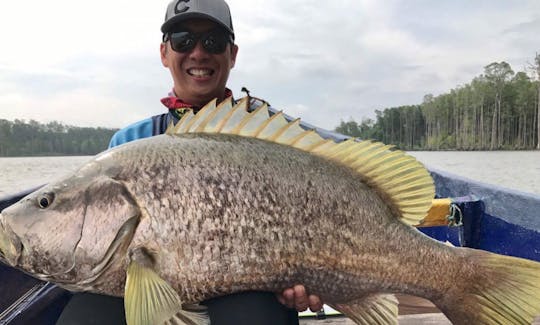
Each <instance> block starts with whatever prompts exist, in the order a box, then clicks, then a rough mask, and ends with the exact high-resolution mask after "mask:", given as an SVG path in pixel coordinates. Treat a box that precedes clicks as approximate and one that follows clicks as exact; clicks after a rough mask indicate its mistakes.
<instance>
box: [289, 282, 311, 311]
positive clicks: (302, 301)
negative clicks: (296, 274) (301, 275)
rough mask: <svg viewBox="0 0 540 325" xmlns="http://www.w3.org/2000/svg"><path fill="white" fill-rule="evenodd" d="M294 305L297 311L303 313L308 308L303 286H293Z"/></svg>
mask: <svg viewBox="0 0 540 325" xmlns="http://www.w3.org/2000/svg"><path fill="white" fill-rule="evenodd" d="M293 289H294V303H295V308H296V310H297V311H300V312H302V311H304V310H306V309H307V308H308V307H309V301H308V295H307V294H306V288H304V286H303V285H295V286H294V288H293Z"/></svg>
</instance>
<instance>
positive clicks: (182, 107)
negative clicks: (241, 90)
mask: <svg viewBox="0 0 540 325" xmlns="http://www.w3.org/2000/svg"><path fill="white" fill-rule="evenodd" d="M232 95H233V93H232V91H231V90H230V89H229V88H225V98H229V97H232ZM161 103H162V104H163V105H165V107H167V108H168V109H169V111H170V112H171V113H172V114H173V115H175V116H176V117H177V118H179V119H180V118H182V116H183V115H184V114H185V113H186V112H187V111H189V110H192V111H193V113H195V114H197V112H198V111H200V110H201V108H202V107H199V106H196V105H192V104H189V103H186V102H184V101H183V100H181V99H180V98H178V97H176V96H174V92H171V93H169V96H168V97H165V98H162V99H161Z"/></svg>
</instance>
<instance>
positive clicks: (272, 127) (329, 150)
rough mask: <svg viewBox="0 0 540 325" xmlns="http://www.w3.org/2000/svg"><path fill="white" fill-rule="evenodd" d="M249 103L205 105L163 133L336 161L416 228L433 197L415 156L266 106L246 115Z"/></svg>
mask: <svg viewBox="0 0 540 325" xmlns="http://www.w3.org/2000/svg"><path fill="white" fill-rule="evenodd" d="M247 105H248V100H247V99H246V98H244V99H242V100H240V101H239V102H238V103H237V104H236V105H233V104H232V98H228V99H226V100H224V101H223V102H222V103H221V104H220V105H218V106H216V101H215V100H214V101H212V102H210V103H208V104H207V105H206V106H205V107H204V108H203V109H202V110H201V111H200V112H199V113H198V114H197V115H194V114H193V113H192V112H188V113H186V114H185V115H184V116H183V117H182V119H181V120H180V121H179V122H178V124H177V125H176V126H175V127H174V129H171V130H170V131H169V130H168V132H167V134H175V133H176V134H178V133H221V134H232V135H240V136H246V137H253V138H258V139H263V140H267V141H270V142H275V143H280V144H283V145H288V146H292V147H295V148H298V149H300V150H304V151H307V152H310V153H312V154H315V155H318V156H321V157H324V158H327V159H330V160H332V161H335V162H339V163H341V164H343V165H346V166H348V167H349V168H351V169H353V170H354V171H356V172H357V173H358V174H360V175H361V176H362V177H363V179H364V180H365V181H366V183H368V184H369V185H370V186H372V187H374V188H375V189H377V190H378V191H379V193H381V194H382V196H383V197H384V198H385V199H388V200H389V201H390V202H391V205H392V206H393V207H394V208H395V210H396V211H398V212H399V217H400V220H401V221H403V222H405V223H407V224H411V225H417V224H419V223H420V222H421V221H422V220H423V218H424V217H425V216H426V214H427V212H428V210H429V208H430V207H431V203H432V199H433V197H434V196H435V187H434V185H433V179H432V178H431V176H430V174H429V172H428V171H427V170H426V168H425V167H424V166H423V165H422V164H421V163H420V162H418V161H417V160H416V159H415V158H414V157H412V156H410V155H407V154H406V153H405V152H403V151H400V150H393V149H392V146H389V145H384V144H382V143H380V142H372V141H359V140H358V139H349V140H346V141H343V142H340V143H336V142H334V141H333V140H329V139H323V138H322V137H321V136H320V135H319V134H317V132H315V131H314V130H305V129H303V128H302V127H301V126H300V120H299V119H297V120H294V121H291V122H288V121H287V120H286V119H285V117H284V116H283V114H282V113H281V112H279V113H276V114H274V115H272V116H270V112H269V110H268V106H267V105H266V104H264V105H261V106H259V107H258V108H257V109H255V110H254V111H252V112H248V107H247Z"/></svg>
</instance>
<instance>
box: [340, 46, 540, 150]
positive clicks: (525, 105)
mask: <svg viewBox="0 0 540 325" xmlns="http://www.w3.org/2000/svg"><path fill="white" fill-rule="evenodd" d="M533 70H534V72H535V76H534V77H536V79H538V80H534V79H533V78H531V77H530V76H529V75H527V73H525V72H517V73H515V72H514V71H513V70H512V68H511V67H510V65H509V64H508V63H507V62H504V61H503V62H493V63H490V64H488V65H486V66H485V67H484V74H482V75H480V76H477V77H476V78H474V79H473V80H472V81H471V82H470V83H469V84H466V85H463V86H458V87H456V88H455V89H451V90H450V91H449V92H448V93H445V94H441V95H439V96H433V95H432V94H427V95H425V96H424V101H423V103H422V104H420V105H413V106H401V107H393V108H386V109H384V110H382V111H379V110H377V111H375V113H376V116H377V118H376V121H375V122H373V121H371V123H364V122H363V123H362V124H361V125H358V124H357V123H356V122H355V121H354V120H352V119H351V120H349V122H347V123H345V122H343V121H342V122H341V124H340V125H339V126H338V127H337V128H336V129H335V130H336V131H337V132H340V133H344V134H347V135H351V136H355V137H359V138H363V139H375V140H378V141H382V142H384V143H391V144H395V145H396V146H397V147H399V148H401V149H404V150H502V149H505V150H508V149H534V148H539V149H540V142H539V141H538V138H539V137H540V128H539V123H538V121H539V120H540V55H538V54H537V55H536V57H535V65H534V66H533Z"/></svg>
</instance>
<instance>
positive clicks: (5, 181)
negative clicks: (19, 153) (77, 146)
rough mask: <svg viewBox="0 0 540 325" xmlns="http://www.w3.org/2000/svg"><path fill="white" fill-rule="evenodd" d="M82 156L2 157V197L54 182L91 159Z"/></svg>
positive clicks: (0, 160)
mask: <svg viewBox="0 0 540 325" xmlns="http://www.w3.org/2000/svg"><path fill="white" fill-rule="evenodd" d="M91 158H92V157H90V156H81V157H16V158H0V197H3V196H5V195H8V194H14V193H17V192H20V191H23V190H25V189H29V188H33V187H36V186H39V185H43V184H46V183H49V182H52V181H54V180H56V179H58V178H60V177H62V176H64V175H66V174H67V173H69V172H71V171H75V170H76V169H77V168H78V167H80V166H81V165H83V164H84V163H85V162H86V161H88V160H90V159H91Z"/></svg>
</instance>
